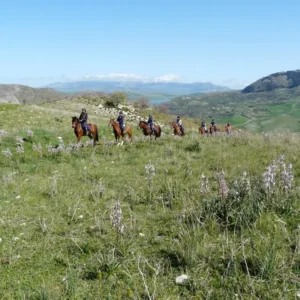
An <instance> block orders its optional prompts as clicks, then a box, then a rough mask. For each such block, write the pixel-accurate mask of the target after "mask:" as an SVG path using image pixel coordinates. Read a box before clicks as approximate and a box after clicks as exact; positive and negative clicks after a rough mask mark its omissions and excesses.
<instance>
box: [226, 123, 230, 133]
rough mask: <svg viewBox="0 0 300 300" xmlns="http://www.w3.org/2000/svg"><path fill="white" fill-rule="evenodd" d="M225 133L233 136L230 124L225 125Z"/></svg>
mask: <svg viewBox="0 0 300 300" xmlns="http://www.w3.org/2000/svg"><path fill="white" fill-rule="evenodd" d="M225 131H226V133H227V134H231V124H230V123H227V124H226V125H225Z"/></svg>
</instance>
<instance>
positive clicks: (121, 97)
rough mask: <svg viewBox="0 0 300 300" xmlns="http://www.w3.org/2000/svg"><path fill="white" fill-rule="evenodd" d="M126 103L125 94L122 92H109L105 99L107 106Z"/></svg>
mask: <svg viewBox="0 0 300 300" xmlns="http://www.w3.org/2000/svg"><path fill="white" fill-rule="evenodd" d="M126 103H127V94H126V93H124V92H115V93H111V94H110V95H109V96H108V97H107V99H106V101H105V104H106V105H107V106H109V107H117V106H118V105H119V104H126Z"/></svg>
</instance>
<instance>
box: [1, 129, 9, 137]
mask: <svg viewBox="0 0 300 300" xmlns="http://www.w3.org/2000/svg"><path fill="white" fill-rule="evenodd" d="M6 135H8V132H7V131H5V130H3V129H0V138H1V137H3V136H6Z"/></svg>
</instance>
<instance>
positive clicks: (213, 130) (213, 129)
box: [209, 125, 219, 135]
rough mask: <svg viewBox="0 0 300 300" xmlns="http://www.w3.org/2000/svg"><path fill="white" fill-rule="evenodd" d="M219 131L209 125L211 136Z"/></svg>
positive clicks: (214, 126)
mask: <svg viewBox="0 0 300 300" xmlns="http://www.w3.org/2000/svg"><path fill="white" fill-rule="evenodd" d="M218 131H219V129H218V128H217V126H216V125H210V127H209V133H210V134H211V135H212V134H214V133H217V132H218Z"/></svg>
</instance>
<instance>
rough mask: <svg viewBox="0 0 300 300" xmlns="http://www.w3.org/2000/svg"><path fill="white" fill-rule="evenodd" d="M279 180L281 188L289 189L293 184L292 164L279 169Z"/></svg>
mask: <svg viewBox="0 0 300 300" xmlns="http://www.w3.org/2000/svg"><path fill="white" fill-rule="evenodd" d="M281 181H282V185H283V188H284V190H285V191H286V192H288V190H290V189H291V188H292V186H293V181H294V173H293V166H292V164H289V165H288V167H287V169H283V170H282V171H281Z"/></svg>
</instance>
